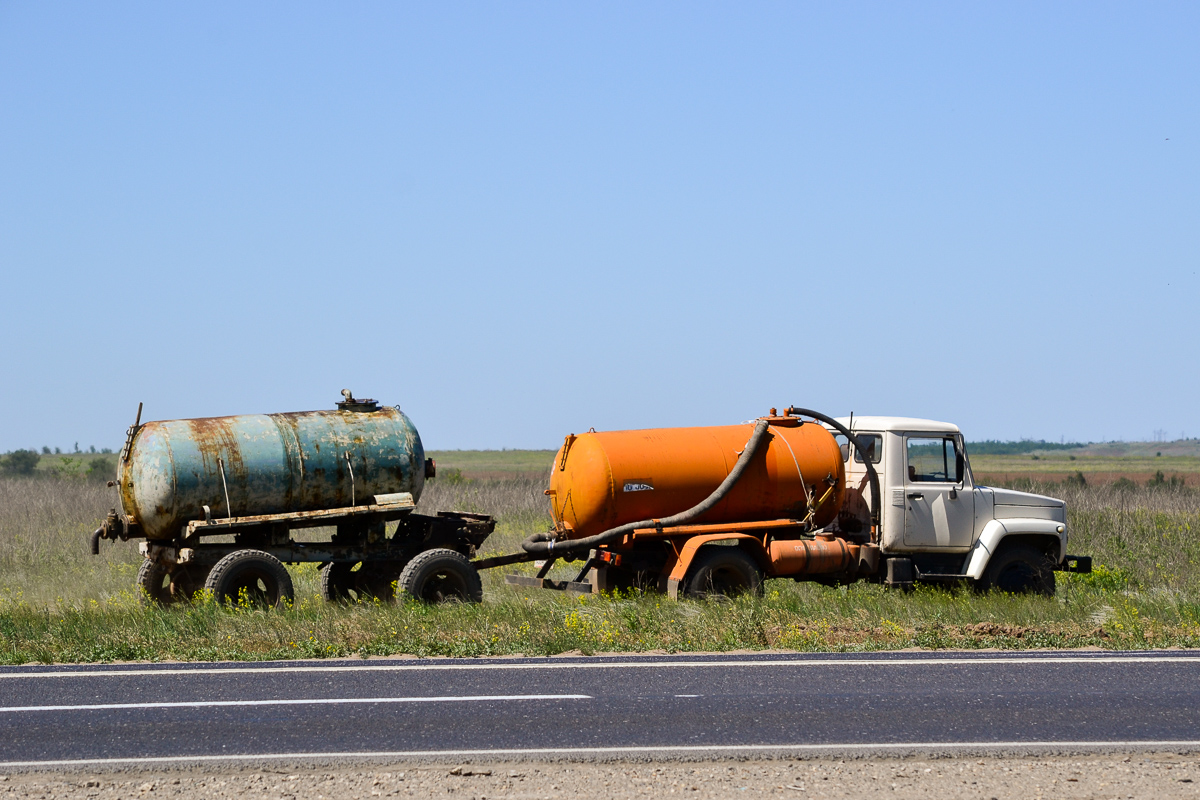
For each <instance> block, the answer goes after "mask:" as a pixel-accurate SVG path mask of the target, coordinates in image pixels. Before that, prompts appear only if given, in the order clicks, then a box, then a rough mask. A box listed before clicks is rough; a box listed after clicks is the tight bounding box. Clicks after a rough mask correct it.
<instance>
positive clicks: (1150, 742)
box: [0, 739, 1200, 769]
mask: <svg viewBox="0 0 1200 800" xmlns="http://www.w3.org/2000/svg"><path fill="white" fill-rule="evenodd" d="M1020 748H1034V749H1047V748H1051V749H1060V750H1061V749H1064V748H1065V749H1076V750H1109V749H1130V748H1139V749H1154V748H1159V749H1169V748H1187V749H1192V748H1200V739H1180V740H1170V739H1164V740H1159V739H1143V740H1120V741H1054V740H1041V741H1028V742H871V743H845V744H732V745H650V746H645V747H529V748H521V749H501V748H496V749H488V750H381V751H377V752H371V751H350V752H327V753H262V754H238V755H211V756H193V755H183V754H181V755H177V756H146V757H135V758H67V759H58V760H48V761H0V769H12V768H19V767H73V766H99V765H105V764H114V765H115V764H168V763H169V764H177V765H182V764H189V763H207V762H213V761H255V760H264V761H265V760H272V761H278V760H293V761H304V760H306V759H314V758H316V759H341V758H358V759H363V758H369V759H380V758H388V759H398V758H472V757H484V756H488V757H500V758H504V757H524V756H606V755H611V756H620V755H631V756H637V755H648V754H662V755H669V754H672V753H714V754H717V753H755V752H757V753H764V752H768V753H769V752H789V753H822V752H846V751H907V750H917V751H939V750H958V751H974V752H984V751H995V750H1009V749H1020Z"/></svg>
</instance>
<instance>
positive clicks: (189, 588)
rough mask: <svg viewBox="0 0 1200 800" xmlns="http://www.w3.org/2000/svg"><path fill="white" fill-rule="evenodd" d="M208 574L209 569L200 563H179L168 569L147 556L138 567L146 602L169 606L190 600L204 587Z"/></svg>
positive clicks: (139, 580) (138, 575)
mask: <svg viewBox="0 0 1200 800" xmlns="http://www.w3.org/2000/svg"><path fill="white" fill-rule="evenodd" d="M207 575H208V570H207V569H205V568H204V567H202V566H200V565H198V564H179V565H177V566H176V567H175V568H174V569H172V570H168V569H167V568H166V567H164V566H163V565H162V564H160V563H158V562H156V561H151V560H150V559H148V558H147V559H145V560H143V561H142V565H141V566H140V567H138V574H137V585H138V588H140V589H141V590H142V600H143V601H144V602H147V603H154V604H156V605H160V606H167V605H171V604H172V603H186V602H188V601H190V600H191V599H192V596H193V595H195V594H196V592H198V591H200V589H202V588H204V579H205V577H207Z"/></svg>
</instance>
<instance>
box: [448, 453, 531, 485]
mask: <svg viewBox="0 0 1200 800" xmlns="http://www.w3.org/2000/svg"><path fill="white" fill-rule="evenodd" d="M554 452H555V451H553V450H427V451H426V452H425V455H426V456H427V457H429V458H432V459H433V460H434V461H436V462H437V465H438V472H439V474H441V475H445V474H446V473H447V472H449V471H450V470H455V469H457V470H461V471H462V474H463V475H464V476H466V477H468V478H475V479H479V478H487V477H495V476H501V475H503V476H517V475H530V476H536V477H538V478H544V477H545V476H546V475H547V473H549V472H550V466H551V464H552V462H553V461H554Z"/></svg>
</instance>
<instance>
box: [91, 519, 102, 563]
mask: <svg viewBox="0 0 1200 800" xmlns="http://www.w3.org/2000/svg"><path fill="white" fill-rule="evenodd" d="M103 535H104V526H103V525H101V526H100V527H99V528H96V530H94V531H92V555H94V556H98V555H100V537H102V536H103Z"/></svg>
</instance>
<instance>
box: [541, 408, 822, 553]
mask: <svg viewBox="0 0 1200 800" xmlns="http://www.w3.org/2000/svg"><path fill="white" fill-rule="evenodd" d="M767 419H768V420H770V421H771V427H770V432H769V434H768V438H767V441H766V442H764V443H763V445H762V446H761V447H760V448H759V450H758V452H757V453H756V454H755V457H754V460H753V461H752V462H751V463H750V465H749V467H748V468H747V470H746V472H745V473H743V475H742V478H741V480H740V481H738V483H737V484H736V485H735V486H734V487H733V489H732V490H731V491H730V493H729V494H728V495H727V496H726V497H725V498H724V499H723V500H722V501H721V502H720V503H718V504H717V505H716V506H715V507H714V508H713V509H712V510H710V511H709V512H708V513H707V514H705V515H703V516H702V517H699V518H697V519H694V520H691V521H689V524H702V523H729V522H756V521H760V520H773V519H803V518H804V517H805V515H806V514H807V513H808V505H809V499H808V498H809V497H811V498H812V499H813V502H814V504H816V505H817V512H816V514H815V515H814V517H813V524H814V526H815V527H821V526H823V525H827V524H829V523H830V522H832V521H833V519H834V517H836V516H837V513H838V510H839V509H840V508H841V505H842V498H843V493H844V491H845V485H844V467H843V464H842V455H841V451H840V450H839V449H838V445H837V442H836V441H834V438H833V435H832V434H831V433H830V432H829V431H827V430H825V428H823V427H821V426H820V425H817V424H815V423H811V422H809V423H804V424H800V423H799V421H798V420H796V419H793V418H783V417H768V418H767ZM753 432H754V425H753V424H750V423H748V424H744V425H726V426H722V427H714V428H657V429H650V430H641V431H608V432H604V433H596V432H591V433H584V434H580V435H579V436H576V435H574V434H572V435H571V436H568V437H567V438H566V441H565V442H563V446H562V447H561V448H559V451H558V453H557V454H556V455H555V457H554V467H553V473H552V474H551V477H550V489H549V490H548V491H547V492H546V493H547V494H548V495H550V500H551V513H552V514H553V515H554V522H555V524H556V526H557V527H558V529H559V530H560V531H564V532H565V533H566V535H567V537H568V538H571V539H581V538H584V537H586V536H592V535H595V534H597V533H602V532H604V531H606V530H608V529H610V528H614V527H616V526H618V525H624V524H626V523H629V522H637V521H639V520H644V519H661V518H663V517H668V516H671V515H672V514H678V513H679V512H681V511H686V510H687V509H689V508H691V507H692V506H694V505H696V504H697V503H699V502H701V501H702V500H704V499H705V498H706V497H708V496H709V495H710V494H712V492H713V491H714V490H715V489H716V488H717V486H719V485H720V483H721V481H723V480H725V476H726V475H728V474H729V472H730V470H732V469H733V465H734V464H735V463H736V462H737V460H738V456H739V455H740V454H741V452H742V449H743V448H744V447H745V446H746V442H747V440H749V438H750V434H751V433H753ZM806 487H807V491H806ZM818 501H819V502H818Z"/></svg>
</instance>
